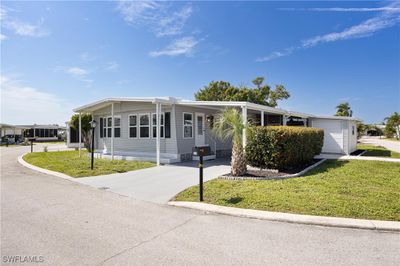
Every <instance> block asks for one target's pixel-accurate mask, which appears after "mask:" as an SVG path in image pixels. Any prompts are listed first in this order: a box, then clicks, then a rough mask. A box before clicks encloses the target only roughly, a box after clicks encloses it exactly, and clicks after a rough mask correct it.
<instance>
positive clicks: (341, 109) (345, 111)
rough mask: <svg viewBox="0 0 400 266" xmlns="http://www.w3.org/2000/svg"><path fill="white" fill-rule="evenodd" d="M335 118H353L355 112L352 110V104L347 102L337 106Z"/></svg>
mask: <svg viewBox="0 0 400 266" xmlns="http://www.w3.org/2000/svg"><path fill="white" fill-rule="evenodd" d="M335 116H353V111H352V110H351V107H350V104H349V103H347V102H345V103H341V104H339V105H338V106H336V114H335Z"/></svg>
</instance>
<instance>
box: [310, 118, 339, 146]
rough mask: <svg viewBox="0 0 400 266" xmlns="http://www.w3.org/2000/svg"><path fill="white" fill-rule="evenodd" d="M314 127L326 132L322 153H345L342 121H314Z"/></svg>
mask: <svg viewBox="0 0 400 266" xmlns="http://www.w3.org/2000/svg"><path fill="white" fill-rule="evenodd" d="M312 126H313V127H316V128H322V129H323V130H324V146H323V147H322V152H325V153H344V151H343V131H342V121H337V120H332V119H316V120H313V122H312Z"/></svg>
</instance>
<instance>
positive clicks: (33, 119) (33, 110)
mask: <svg viewBox="0 0 400 266" xmlns="http://www.w3.org/2000/svg"><path fill="white" fill-rule="evenodd" d="M71 114H72V111H71V105H69V104H68V103H67V102H66V101H64V100H63V99H61V98H59V97H58V96H56V95H54V94H51V93H47V92H43V91H41V90H39V89H36V88H33V87H30V86H26V85H22V84H20V82H18V81H16V80H13V79H10V78H9V77H6V76H1V121H2V122H4V123H10V124H33V123H37V124H54V123H58V124H60V125H64V122H65V121H67V120H68V119H69V117H70V115H71Z"/></svg>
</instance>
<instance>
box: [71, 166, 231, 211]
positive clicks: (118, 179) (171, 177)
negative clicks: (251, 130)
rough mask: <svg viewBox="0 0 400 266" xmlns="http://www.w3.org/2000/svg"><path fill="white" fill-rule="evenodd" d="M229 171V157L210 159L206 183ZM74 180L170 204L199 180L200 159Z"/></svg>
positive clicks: (121, 193) (146, 199)
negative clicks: (226, 158) (198, 160)
mask: <svg viewBox="0 0 400 266" xmlns="http://www.w3.org/2000/svg"><path fill="white" fill-rule="evenodd" d="M229 171H230V166H229V161H228V160H220V159H218V160H213V161H206V162H205V169H204V182H205V181H208V180H211V179H214V178H217V177H218V176H220V175H222V174H226V173H229ZM74 181H76V182H79V183H82V184H86V185H90V186H93V187H96V188H103V189H107V190H110V191H112V192H115V193H118V194H120V195H124V196H128V197H132V198H135V199H139V200H144V201H150V202H155V203H167V202H168V201H169V200H170V199H171V198H172V197H174V196H175V195H176V194H177V193H179V192H181V191H182V190H184V189H186V188H188V187H191V186H193V185H196V184H198V183H199V169H198V162H185V163H177V164H171V165H163V166H157V167H152V168H147V169H142V170H137V171H132V172H128V173H121V174H112V175H103V176H92V177H83V178H76V179H74Z"/></svg>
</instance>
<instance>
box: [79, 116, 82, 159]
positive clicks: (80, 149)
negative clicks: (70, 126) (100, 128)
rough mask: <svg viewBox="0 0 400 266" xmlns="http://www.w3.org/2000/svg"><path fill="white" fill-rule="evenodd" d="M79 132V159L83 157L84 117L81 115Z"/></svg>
mask: <svg viewBox="0 0 400 266" xmlns="http://www.w3.org/2000/svg"><path fill="white" fill-rule="evenodd" d="M78 131H79V134H78V136H79V157H81V155H82V147H81V146H82V115H81V113H79V126H78Z"/></svg>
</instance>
